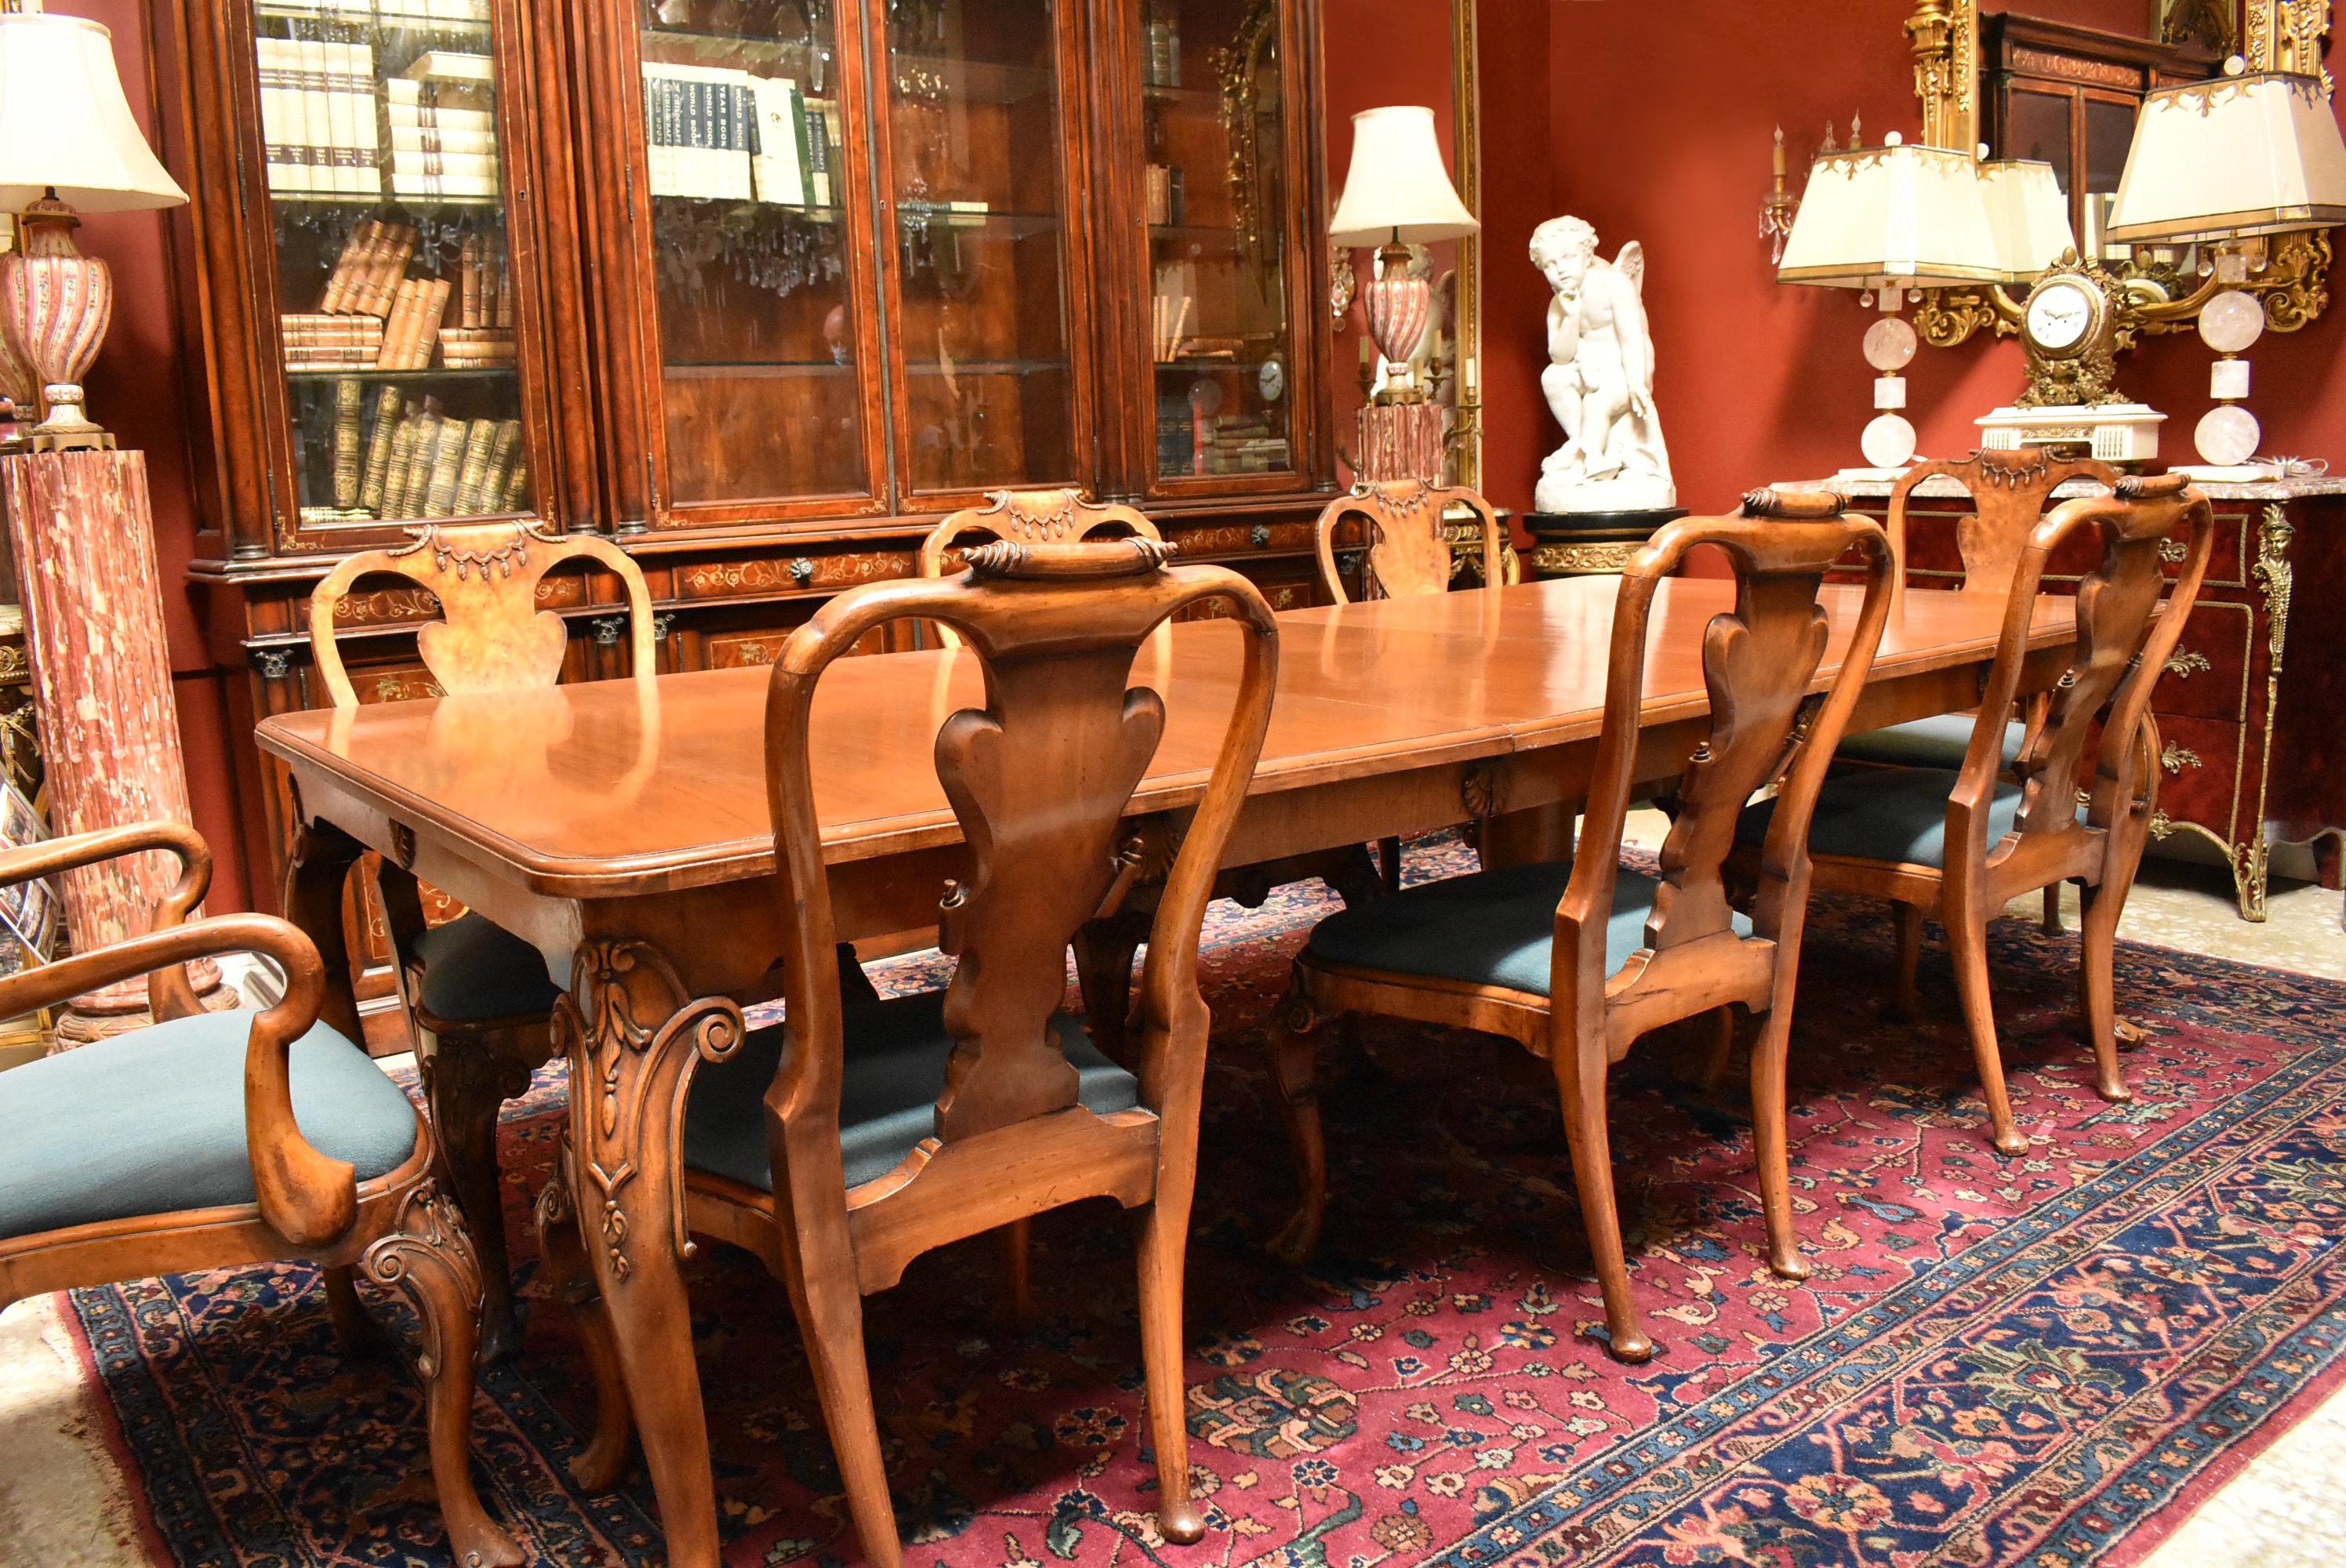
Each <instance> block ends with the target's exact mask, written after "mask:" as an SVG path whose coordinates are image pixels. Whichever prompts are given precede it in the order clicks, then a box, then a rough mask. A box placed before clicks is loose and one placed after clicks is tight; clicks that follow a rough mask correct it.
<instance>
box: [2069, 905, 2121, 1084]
mask: <svg viewBox="0 0 2346 1568" xmlns="http://www.w3.org/2000/svg"><path fill="white" fill-rule="evenodd" d="M2125 905H2126V891H2125V890H2124V889H2123V888H2120V889H2117V890H2112V889H2107V888H2097V887H2092V886H2088V887H2087V888H2086V890H2085V911H2084V916H2083V918H2082V919H2080V920H2079V921H2078V922H2077V923H2078V927H2079V934H2080V939H2081V940H2080V944H2079V947H2080V951H2079V952H2078V954H2077V987H2078V990H2079V992H2080V993H2082V997H2081V999H2082V1001H2083V1003H2084V1005H2085V1012H2086V1038H2087V1039H2089V1040H2091V1041H2092V1042H2093V1046H2094V1088H2095V1091H2096V1093H2098V1094H2099V1095H2101V1096H2102V1098H2103V1099H2105V1100H2108V1101H2110V1102H2111V1103H2113V1104H2115V1105H2124V1104H2125V1103H2126V1102H2127V1101H2128V1100H2131V1099H2133V1098H2134V1095H2133V1093H2132V1091H2130V1090H2129V1089H2127V1085H2126V1074H2125V1072H2124V1071H2123V1070H2122V1069H2121V1068H2120V1067H2119V1066H2118V1023H2117V995H2116V990H2117V980H2116V975H2115V969H2116V956H2117V935H2118V915H2119V914H2120V912H2121V911H2123V910H2124V909H2125Z"/></svg>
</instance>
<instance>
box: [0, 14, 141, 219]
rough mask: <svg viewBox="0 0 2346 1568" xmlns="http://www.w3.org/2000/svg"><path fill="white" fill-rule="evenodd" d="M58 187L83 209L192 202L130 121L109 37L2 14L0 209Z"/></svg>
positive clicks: (101, 31)
mask: <svg viewBox="0 0 2346 1568" xmlns="http://www.w3.org/2000/svg"><path fill="white" fill-rule="evenodd" d="M51 189H55V190H56V193H57V196H58V198H59V199H61V200H63V201H65V202H66V204H67V205H68V206H71V207H73V208H75V209H76V210H78V211H82V212H138V211H144V210H147V209H153V208H159V207H177V206H179V205H180V204H181V203H182V202H184V201H186V200H187V199H188V193H187V192H186V191H184V190H181V189H180V188H179V182H178V181H177V180H175V179H173V178H171V176H170V173H169V171H168V170H167V169H165V168H164V167H163V165H162V164H161V162H160V161H159V160H158V159H157V158H156V157H155V154H154V152H153V151H152V149H150V148H148V145H147V138H146V137H144V136H142V135H140V134H139V131H138V121H137V120H136V119H134V118H132V117H131V114H130V103H129V100H128V99H127V98H126V97H123V94H122V78H121V77H120V76H118V75H117V74H116V72H115V68H114V40H113V36H112V35H111V34H109V33H108V32H107V30H106V29H105V28H104V27H101V26H99V25H97V23H95V22H92V21H89V20H87V18H84V17H80V16H60V15H49V14H46V13H41V12H16V13H10V14H6V15H0V210H5V211H8V212H21V211H23V210H24V209H26V208H27V207H30V206H31V205H33V203H34V202H36V201H38V200H39V199H41V198H42V197H43V196H45V195H46V194H47V192H48V191H50V190H51Z"/></svg>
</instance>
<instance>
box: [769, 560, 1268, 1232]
mask: <svg viewBox="0 0 2346 1568" xmlns="http://www.w3.org/2000/svg"><path fill="white" fill-rule="evenodd" d="M1171 553H1172V551H1171V546H1169V545H1166V544H1164V543H1163V542H1162V541H1160V540H1157V539H1153V538H1148V537H1140V538H1132V539H1120V540H1113V541H1107V542H1102V543H1096V544H1067V543H1057V542H1054V543H1047V544H1040V545H1027V544H1022V543H1018V542H1015V541H1012V540H1006V539H1005V540H997V541H995V542H994V543H992V544H988V545H980V546H978V547H976V548H975V549H973V550H971V551H970V552H969V554H968V560H969V570H968V571H967V572H966V573H964V575H961V576H960V577H957V578H953V579H931V580H922V579H911V580H904V581H897V582H889V583H874V584H871V585H866V586H863V587H860V588H856V589H852V590H851V591H849V592H847V593H844V594H841V595H840V596H838V597H837V598H835V599H832V600H831V602H830V603H828V604H826V605H825V606H823V607H822V608H821V610H819V611H818V612H816V614H815V616H814V617H813V618H812V619H811V620H810V621H808V622H807V623H806V624H805V625H804V626H801V627H800V628H798V630H796V631H795V632H793V633H792V634H791V635H790V640H789V641H788V642H787V643H786V644H785V645H784V647H783V649H782V654H781V657H780V659H778V660H777V661H776V662H775V664H774V667H773V674H772V676H771V677H770V686H769V687H768V697H767V708H766V779H767V789H768V794H769V798H770V803H771V806H772V809H773V819H774V854H775V860H776V863H777V870H778V889H777V891H778V894H779V896H780V909H781V911H782V914H783V921H784V924H785V933H786V940H785V943H784V952H783V972H784V977H785V978H784V994H785V1001H786V1011H785V1015H784V1020H783V1027H784V1028H785V1029H787V1030H789V1031H790V1036H791V1038H790V1044H789V1046H788V1048H787V1049H785V1051H784V1052H783V1054H782V1059H781V1065H780V1069H779V1070H778V1071H777V1073H776V1075H775V1080H774V1084H773V1085H772V1087H771V1088H770V1091H769V1092H768V1095H767V1105H769V1107H770V1108H771V1110H772V1111H773V1112H774V1113H775V1114H776V1115H778V1116H780V1118H781V1120H782V1121H783V1122H784V1124H786V1125H787V1126H788V1129H789V1135H788V1137H787V1140H786V1143H785V1144H784V1145H782V1146H781V1147H778V1149H777V1152H776V1166H775V1169H776V1176H777V1179H778V1180H780V1179H782V1176H783V1154H784V1152H785V1150H786V1151H787V1153H788V1155H789V1156H790V1160H791V1161H792V1162H798V1163H797V1164H796V1166H795V1168H793V1169H791V1170H790V1172H789V1176H788V1179H789V1180H790V1184H791V1190H792V1191H793V1193H794V1194H800V1195H806V1194H814V1195H820V1194H821V1192H822V1191H823V1190H824V1184H826V1183H839V1182H840V1181H841V1179H842V1173H841V1167H840V1165H839V1134H838V1117H839V1095H840V1084H841V993H840V984H839V974H838V968H837V965H836V964H835V963H834V962H833V960H832V942H833V929H834V928H833V922H832V917H831V896H830V891H829V883H828V881H827V879H826V877H825V875H824V868H823V861H822V854H821V844H820V842H819V840H818V839H817V834H816V826H815V809H814V798H813V783H812V777H811V768H810V764H809V756H810V753H811V744H812V738H813V737H812V730H811V714H812V711H813V703H814V696H815V690H816V686H817V683H818V682H819V680H820V679H821V676H822V673H823V671H824V670H825V669H826V668H827V667H829V666H830V664H831V661H832V660H834V659H836V658H838V657H841V655H843V654H845V653H846V652H847V651H848V650H849V649H850V648H852V647H853V646H854V645H855V642H856V640H857V639H858V638H860V637H862V636H866V635H867V634H869V633H870V632H871V631H872V629H873V628H874V627H877V626H883V625H885V624H887V623H889V622H891V621H895V620H901V619H905V618H908V617H919V618H923V619H927V620H931V621H934V622H936V623H939V624H941V625H943V626H950V627H952V628H953V629H954V631H955V632H957V633H958V634H959V635H960V636H962V637H963V638H964V639H966V643H967V646H968V647H969V648H970V649H971V650H972V651H974V653H975V654H976V656H977V657H978V659H979V660H980V662H981V664H982V666H983V668H984V676H985V706H984V708H964V709H962V710H960V711H958V712H956V713H954V714H952V715H951V716H949V717H948V718H946V719H945V720H944V722H943V726H942V727H941V728H939V729H938V731H937V735H936V743H935V758H936V768H937V775H938V779H939V780H940V781H941V782H942V783H943V787H944V793H945V797H946V799H948V800H949V801H950V802H951V804H952V807H953V811H954V817H955V818H956V819H957V820H958V821H959V822H960V825H961V830H962V833H963V836H964V840H965V841H966V843H967V846H968V853H969V863H968V871H967V875H966V877H965V878H964V880H961V881H954V882H950V883H948V884H947V886H946V889H945V893H944V898H943V902H942V904H941V906H940V908H941V911H942V920H941V922H940V924H941V932H940V942H939V945H940V946H941V947H942V948H943V950H944V951H945V952H950V953H953V954H954V955H955V956H956V957H957V958H958V960H959V963H958V965H957V967H956V968H955V970H954V977H953V981H952V984H951V986H950V988H949V990H948V991H947V993H946V1000H945V1006H944V1022H945V1027H946V1030H947V1031H948V1032H949V1033H951V1034H952V1035H953V1037H954V1042H955V1045H954V1052H953V1054H952V1058H951V1060H950V1063H949V1064H948V1065H947V1068H946V1071H945V1079H944V1082H943V1084H940V1085H939V1092H938V1095H937V1100H936V1121H935V1136H936V1138H937V1140H938V1142H939V1144H940V1145H953V1144H954V1143H956V1142H958V1141H960V1140H964V1139H969V1138H974V1137H976V1136H978V1135H982V1134H985V1133H988V1132H993V1131H996V1130H998V1129H1001V1128H1004V1127H1007V1126H1012V1125H1018V1124H1020V1123H1024V1122H1026V1121H1029V1120H1031V1119H1033V1118H1036V1117H1042V1116H1047V1115H1052V1114H1054V1113H1056V1112H1060V1111H1064V1110H1066V1109H1068V1108H1069V1107H1071V1106H1073V1105H1076V1098H1077V1097H1076V1069H1075V1067H1074V1066H1073V1065H1072V1064H1070V1063H1069V1062H1068V1061H1067V1059H1066V1055H1065V1054H1064V1051H1063V1050H1062V1047H1061V1045H1060V1042H1059V1038H1058V1035H1057V1033H1056V1031H1055V1029H1054V1028H1053V1026H1052V1024H1053V1019H1054V1017H1055V1015H1056V1013H1058V1011H1059V1005H1060V1002H1061V999H1062V997H1063V995H1064V993H1065V992H1066V962H1067V949H1068V944H1069V942H1071V941H1072V940H1073V939H1074V937H1075V935H1076V930H1077V928H1079V927H1080V926H1082V925H1083V924H1084V922H1086V921H1089V920H1092V919H1094V918H1095V917H1097V916H1100V915H1102V914H1104V913H1107V912H1112V911H1113V909H1114V908H1115V907H1116V905H1117V904H1118V903H1119V902H1120V901H1121V898H1122V895H1123V892H1124V890H1125V889H1126V888H1127V887H1128V886H1129V885H1130V884H1131V881H1132V880H1133V878H1134V876H1135V873H1136V871H1137V866H1138V863H1139V853H1138V850H1137V845H1135V844H1134V843H1133V842H1132V839H1131V835H1130V834H1129V832H1128V830H1127V829H1126V828H1125V826H1124V824H1123V816H1124V813H1125V811H1126V809H1127V807H1128V806H1129V805H1130V803H1131V800H1132V795H1133V791H1134V790H1135V789H1137V787H1138V785H1139V783H1140V780H1141V778H1142V776H1143V775H1144V774H1145V773H1146V771H1147V770H1148V764H1149V760H1150V759H1151V758H1152V757H1153V756H1154V755H1155V753H1156V750H1157V746H1158V739H1159V738H1160V737H1161V736H1162V734H1163V732H1164V728H1165V705H1164V701H1163V699H1162V698H1161V697H1159V696H1158V693H1157V692H1155V691H1153V690H1150V689H1148V688H1147V687H1128V686H1127V680H1128V678H1129V677H1130V675H1131V673H1132V669H1133V663H1134V657H1135V655H1136V653H1137V651H1138V650H1139V648H1140V647H1141V645H1142V643H1143V642H1144V641H1146V640H1147V639H1148V636H1150V634H1151V631H1152V629H1153V628H1154V627H1156V626H1158V625H1159V624H1160V623H1162V622H1163V621H1165V620H1166V619H1167V618H1168V616H1172V615H1174V614H1175V613H1176V612H1178V611H1179V610H1181V609H1183V608H1185V607H1187V606H1190V605H1194V604H1197V603H1199V601H1201V600H1207V599H1219V600H1221V601H1223V602H1225V603H1226V604H1227V605H1228V606H1229V609H1230V611H1231V613H1232V619H1233V620H1234V621H1235V623H1236V624H1235V627H1234V629H1233V634H1232V635H1235V636H1238V637H1239V639H1240V642H1241V648H1240V650H1239V654H1238V657H1237V663H1238V665H1239V669H1238V672H1237V673H1238V677H1239V678H1238V680H1237V683H1236V689H1237V696H1236V699H1235V703H1234V706H1233V708H1232V712H1231V714H1230V718H1229V722H1228V724H1227V726H1226V728H1224V729H1223V731H1222V738H1221V743H1220V747H1219V755H1218V757H1217V759H1216V760H1215V763H1214V767H1213V771H1212V774H1211V775H1210V778H1209V780H1208V781H1207V783H1206V784H1205V786H1204V789H1203V793H1202V797H1201V798H1200V799H1198V801H1197V804H1196V806H1195V809H1194V815H1193V816H1192V817H1191V818H1190V820H1189V821H1188V825H1187V830H1186V832H1185V833H1184V834H1183V836H1182V837H1181V841H1180V848H1179V850H1178V854H1176V855H1175V857H1174V859H1173V863H1172V867H1171V871H1170V873H1169V875H1168V879H1167V881H1166V885H1165V888H1164V891H1163V893H1162V896H1161V898H1160V901H1159V903H1158V911H1157V915H1156V919H1155V922H1154V924H1153V925H1152V926H1151V928H1150V932H1149V938H1148V963H1147V967H1146V969H1145V970H1144V972H1143V975H1142V981H1141V993H1140V999H1139V1001H1140V1030H1139V1040H1140V1044H1141V1051H1142V1064H1141V1066H1140V1069H1139V1077H1140V1085H1141V1091H1140V1093H1141V1102H1142V1104H1143V1105H1145V1106H1146V1107H1148V1109H1150V1110H1152V1111H1155V1112H1157V1113H1158V1115H1160V1116H1161V1117H1164V1118H1165V1119H1166V1121H1167V1123H1168V1125H1167V1128H1166V1130H1165V1132H1164V1134H1163V1136H1164V1138H1165V1140H1166V1142H1167V1143H1168V1145H1169V1144H1171V1142H1172V1141H1173V1140H1174V1139H1175V1138H1176V1137H1177V1136H1187V1137H1194V1132H1195V1121H1196V1114H1197V1102H1198V1096H1199V1082H1200V1077H1201V1074H1202V1073H1203V1071H1204V1064H1205V1025H1206V1018H1207V1014H1206V1008H1205V1003H1204V1000H1203V998H1202V997H1201V996H1200V995H1199V991H1198V981H1197V956H1198V939H1199V926H1200V924H1201V922H1202V921H1203V920H1204V917H1205V909H1206V902H1207V900H1208V899H1209V897H1210V895H1211V893H1212V891H1213V881H1214V875H1215V872H1216V871H1217V869H1218V868H1219V864H1220V861H1221V852H1222V848H1223V845H1224V843H1225V842H1226V840H1228V839H1229V832H1230V829H1231V826H1232V824H1233V823H1234V822H1235V821H1236V820H1237V817H1238V811H1239V805H1240V803H1241V801H1242V800H1243V799H1244V797H1245V793H1246V788H1247V784H1248V782H1249V780H1250V778H1251V777H1252V775H1253V771H1254V763H1255V759H1256V758H1257V757H1258V756H1259V755H1260V751H1261V748H1262V738H1263V732H1264V729H1265V727H1266V726H1267V724H1268V722H1269V719H1270V697H1271V681H1272V677H1273V674H1274V671H1275V667H1276V662H1277V657H1278V634H1277V630H1276V627H1275V625H1274V622H1273V620H1272V617H1271V612H1270V606H1268V605H1267V604H1266V603H1265V602H1264V600H1263V598H1262V596H1261V594H1260V592H1258V591H1257V590H1256V588H1255V587H1254V586H1253V585H1251V584H1250V583H1249V582H1247V581H1246V580H1245V579H1244V578H1242V577H1240V576H1239V575H1237V574H1236V573H1233V572H1230V571H1227V570H1225V569H1223V568H1221V567H1219V566H1187V567H1168V566H1167V565H1165V562H1166V559H1167V557H1168V555H1171ZM1215 635H1217V636H1219V635H1220V634H1219V633H1217V634H1215ZM1177 1121H1178V1122H1180V1123H1182V1124H1184V1125H1183V1126H1181V1127H1180V1128H1179V1129H1178V1130H1177V1128H1176V1126H1175V1125H1174V1124H1175V1123H1176V1122H1177ZM925 1157H926V1156H923V1160H925ZM808 1162H811V1163H808ZM913 1174H914V1175H915V1176H916V1175H917V1173H913ZM1027 1174H1028V1175H1030V1176H1031V1175H1032V1173H1031V1172H1030V1173H1027ZM1005 1179H1006V1178H1005Z"/></svg>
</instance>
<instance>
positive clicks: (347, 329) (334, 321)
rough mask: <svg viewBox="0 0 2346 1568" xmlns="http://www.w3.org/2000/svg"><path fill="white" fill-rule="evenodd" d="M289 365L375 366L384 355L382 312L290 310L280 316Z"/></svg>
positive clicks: (336, 368)
mask: <svg viewBox="0 0 2346 1568" xmlns="http://www.w3.org/2000/svg"><path fill="white" fill-rule="evenodd" d="M279 321H280V327H281V329H282V331H283V332H284V338H285V368H286V369H288V370H292V371H362V370H372V369H374V368H375V363H376V361H378V360H379V359H381V358H382V318H381V317H379V316H330V315H326V314H324V313H323V312H307V313H289V314H287V315H285V316H283V317H280V319H279Z"/></svg>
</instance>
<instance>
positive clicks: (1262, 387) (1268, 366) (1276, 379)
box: [1254, 359, 1287, 402]
mask: <svg viewBox="0 0 2346 1568" xmlns="http://www.w3.org/2000/svg"><path fill="white" fill-rule="evenodd" d="M1254 389H1255V391H1257V392H1260V393H1261V394H1262V401H1263V402H1278V401H1279V399H1280V393H1282V392H1285V391H1286V390H1287V367H1286V366H1285V365H1283V364H1281V363H1280V362H1279V361H1277V360H1275V359H1274V360H1265V361H1263V362H1262V369H1260V371H1257V372H1255V378H1254Z"/></svg>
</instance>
